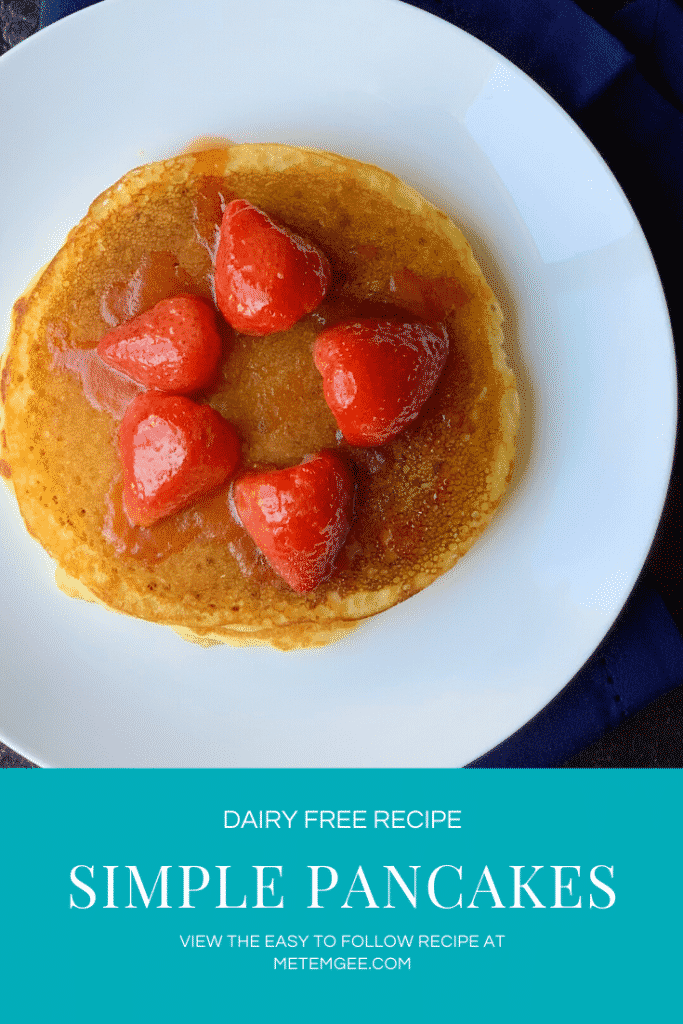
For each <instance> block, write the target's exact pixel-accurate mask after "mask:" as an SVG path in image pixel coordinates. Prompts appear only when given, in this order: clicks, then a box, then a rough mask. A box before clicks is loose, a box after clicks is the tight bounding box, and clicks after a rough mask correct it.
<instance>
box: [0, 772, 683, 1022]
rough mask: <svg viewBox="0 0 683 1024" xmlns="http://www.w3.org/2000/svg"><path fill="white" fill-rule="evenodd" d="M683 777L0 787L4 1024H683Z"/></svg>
mask: <svg viewBox="0 0 683 1024" xmlns="http://www.w3.org/2000/svg"><path fill="white" fill-rule="evenodd" d="M680 780H681V775H680V772H677V771H657V772H652V771H524V770H520V771H505V772H493V771H470V770H454V771H443V770H434V771H432V770H422V771H415V770H411V771H401V770H396V771H384V770H356V771H336V770H327V771H326V770H317V771H294V770H292V771H270V770H263V771H241V770H219V771H211V770H207V771H204V770H198V771H174V770H169V771H44V772H38V771H34V772H24V771H13V772H7V773H3V778H2V780H1V782H0V798H1V799H2V809H3V824H4V835H3V841H2V845H1V848H0V849H1V853H0V856H1V858H2V875H1V877H2V886H3V896H2V905H3V910H2V944H3V948H2V954H1V957H0V971H1V972H2V975H3V984H2V1006H3V1018H4V1019H5V1020H8V1021H14V1020H16V1021H28V1022H33V1021H39V1020H40V1021H43V1020H45V1019H56V1020H69V1021H70V1022H73V1024H80V1022H81V1021H83V1022H85V1021H88V1022H92V1021H97V1022H108V1021H114V1020H116V1021H120V1020H122V1019H123V1020H125V1021H127V1022H131V1021H135V1022H137V1021H145V1022H147V1021H160V1020H163V1021H169V1022H176V1021H186V1020H194V1019H198V1018H203V1019H211V1020H225V1021H232V1020H249V1021H259V1022H260V1021H264V1022H265V1021H275V1020H289V1019H293V1020H299V1021H304V1022H307V1021H317V1020H319V1019H322V1020H325V1021H347V1020H349V1019H351V1020H353V1021H377V1020H393V1021H412V1020H422V1019H424V1018H425V1016H428V1017H435V1018H436V1019H439V1020H448V1021H456V1020H458V1021H459V1020H478V1021H498V1020H501V1019H507V1020H512V1021H517V1020H519V1021H525V1022H529V1024H534V1022H537V1021H538V1022H541V1021H543V1022H546V1021H552V1022H553V1024H560V1022H564V1021H572V1022H575V1021H577V1020H580V1021H581V1022H582V1024H583V1022H592V1021H596V1022H597V1021H606V1020H619V1021H636V1020H637V1021H641V1020H659V1019H668V1018H670V1017H673V1018H675V1017H676V1016H678V1014H679V1013H680V1008H679V1005H678V1003H679V989H680V985H679V982H678V976H679V965H680V955H681V941H680V932H679V923H680V918H681V887H680V884H679V879H678V874H679V866H680V850H681V838H682V836H681V824H680V813H679V811H678V810H677V808H680V805H681V799H680V798H681V781H680Z"/></svg>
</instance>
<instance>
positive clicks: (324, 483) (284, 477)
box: [233, 451, 354, 594]
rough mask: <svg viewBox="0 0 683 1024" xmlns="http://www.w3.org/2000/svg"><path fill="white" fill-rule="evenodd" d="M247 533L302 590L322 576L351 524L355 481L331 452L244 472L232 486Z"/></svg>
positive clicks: (313, 585) (285, 577)
mask: <svg viewBox="0 0 683 1024" xmlns="http://www.w3.org/2000/svg"><path fill="white" fill-rule="evenodd" d="M233 494H234V500H235V507H236V509H237V512H238V515H239V517H240V519H241V521H242V525H243V526H244V528H245V530H246V531H247V533H248V534H249V535H250V537H251V538H252V539H253V541H254V542H255V544H256V545H257V547H259V548H260V549H261V551H262V552H263V554H264V556H265V558H266V560H267V561H268V562H269V564H270V565H271V566H272V568H273V569H274V570H275V572H276V573H278V575H279V576H281V577H282V579H283V580H284V581H285V582H286V583H287V584H289V586H290V587H291V588H292V590H295V591H297V593H300V594H303V593H306V592H308V591H310V590H314V589H315V588H316V587H317V586H318V584H320V583H322V582H323V580H326V579H327V578H328V576H330V574H331V573H332V570H333V569H334V564H335V562H336V559H337V555H338V554H339V551H340V550H341V547H342V545H343V543H344V541H345V540H346V535H347V533H348V532H349V528H350V526H351V518H352V515H353V494H354V480H353V476H352V475H351V473H350V471H349V470H348V469H347V467H346V466H345V465H344V463H343V462H342V461H341V459H339V458H338V457H337V456H336V455H334V454H333V452H329V451H322V452H319V453H318V454H317V455H313V456H312V457H311V458H310V459H308V460H307V461H305V462H302V463H301V464H300V465H298V466H293V467H292V468H291V469H275V470H272V471H270V472H265V473H249V474H247V475H246V476H243V477H240V478H239V479H238V480H237V481H235V484H234V486H233Z"/></svg>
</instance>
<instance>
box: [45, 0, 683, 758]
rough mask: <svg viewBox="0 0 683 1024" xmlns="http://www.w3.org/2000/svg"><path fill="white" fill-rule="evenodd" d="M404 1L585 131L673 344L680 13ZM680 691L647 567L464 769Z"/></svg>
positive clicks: (64, 9)
mask: <svg viewBox="0 0 683 1024" xmlns="http://www.w3.org/2000/svg"><path fill="white" fill-rule="evenodd" d="M408 2H409V3H411V4H412V5H413V6H415V7H419V8H421V9H422V10H425V11H428V12H430V13H431V14H435V15H437V16H439V17H441V18H443V19H445V20H446V21H449V22H451V23H452V24H454V25H457V26H458V27H460V28H462V29H465V31H467V32H469V33H471V34H472V35H474V36H476V37H477V38H479V39H481V40H482V41H483V42H485V43H488V45H490V46H492V47H493V48H494V49H496V50H498V51H499V52H500V53H502V54H503V55H504V56H506V57H508V58H509V60H511V61H512V62H513V63H514V64H516V65H517V66H518V67H520V68H521V69H522V70H523V71H525V72H526V73H527V74H528V75H529V76H530V77H531V78H533V79H535V81H536V82H538V84H539V85H541V86H542V87H543V88H544V89H545V90H546V91H547V92H548V93H550V95H551V96H553V97H554V99H555V100H557V102H558V103H559V104H560V105H561V106H562V107H564V109H565V110H566V111H567V113H568V114H570V116H571V117H572V118H574V120H575V121H576V122H577V123H578V124H579V126H580V127H581V128H582V129H583V130H584V131H585V132H586V134H587V135H588V137H589V138H590V139H591V140H592V142H593V144H594V145H595V146H596V148H597V149H598V150H599V151H600V152H601V154H602V155H603V157H604V158H605V160H606V161H607V163H608V164H609V165H610V167H611V169H612V171H613V173H614V174H615V176H616V177H617V179H618V181H619V182H620V184H621V186H622V188H623V189H624V191H625V193H626V195H627V197H628V199H629V201H630V202H631V205H632V206H633V208H634V211H635V213H636V215H637V217H638V218H639V220H640V223H641V225H642V227H643V230H644V231H645V234H646V236H647V239H648V242H649V244H650V248H651V249H652V251H653V255H654V257H655V261H656V263H657V266H658V269H659V273H660V276H661V279H662V282H663V285H664V290H665V293H666V295H667V300H668V303H669V310H670V314H671V320H672V325H673V328H674V336H675V337H676V338H677V343H678V345H680V344H681V339H682V338H683V289H681V288H680V283H679V281H680V276H681V272H680V260H677V259H676V258H675V256H673V255H672V253H671V239H672V238H673V239H675V241H676V244H677V247H678V251H679V252H680V244H681V242H680V240H681V238H683V8H682V7H681V5H680V4H679V3H677V2H675V0H632V2H631V3H625V4H624V3H622V4H619V3H613V4H609V3H605V4H602V5H589V4H584V5H583V6H585V7H586V8H587V10H588V11H590V12H591V13H590V14H589V13H587V11H585V10H583V9H582V6H579V4H577V3H573V2H571V0H457V2H453V0H408ZM87 6H90V3H88V2H85V3H79V2H77V0H62V2H50V0H44V2H43V3H42V5H41V27H42V26H44V25H46V24H49V23H50V22H51V21H55V20H57V18H59V17H63V16H64V15H66V14H70V13H72V12H73V11H74V10H77V9H79V8H81V7H87ZM593 14H594V15H595V16H594V17H593V16H592V15H593ZM598 19H599V20H598ZM679 292H680V293H681V294H680V295H679ZM679 364H680V360H679ZM679 392H680V388H679ZM679 478H680V474H679V471H678V461H677V463H676V465H675V467H674V476H673V491H672V492H670V499H669V508H673V509H674V510H676V509H677V508H680V486H679V483H678V481H679ZM669 518H671V516H669ZM665 525H666V530H664V531H663V532H662V533H661V534H660V538H659V563H658V564H659V566H660V568H661V566H662V565H664V566H665V568H666V571H665V572H664V574H663V578H664V582H665V584H666V578H669V579H671V578H672V577H675V576H676V575H680V566H681V558H680V547H678V546H677V538H678V535H679V531H680V523H679V522H674V523H673V524H669V523H667V524H665ZM667 562H668V563H673V564H668V565H667ZM649 564H650V563H649ZM658 582H661V580H658ZM665 590H667V588H666V586H665ZM676 594H677V592H676V589H675V587H669V588H668V590H667V593H666V595H665V596H666V597H667V600H668V601H669V604H670V605H671V603H672V601H675V600H677V597H676ZM678 608H679V609H680V605H679V606H678ZM681 683H683V638H682V637H681V634H680V632H679V631H678V629H677V627H676V625H675V623H674V621H673V619H672V617H671V615H670V613H669V611H668V610H667V606H666V605H665V603H664V601H663V600H662V597H661V595H660V593H659V592H658V590H657V589H656V587H655V586H653V584H652V573H651V571H650V572H647V571H646V572H645V573H644V574H643V577H642V578H641V580H640V581H639V583H638V584H637V585H636V588H635V589H634V591H633V593H632V594H631V596H630V598H629V600H628V602H627V604H626V606H625V608H624V609H623V611H622V613H621V615H620V616H619V618H618V619H617V621H616V623H615V624H614V626H613V627H612V629H611V630H610V632H609V634H608V636H607V637H606V638H605V640H604V641H603V642H602V643H601V644H600V646H599V647H598V649H597V651H596V652H595V653H594V655H593V656H592V657H591V658H590V659H589V661H588V662H587V664H586V665H585V666H584V667H583V668H582V669H581V671H580V672H579V673H578V674H577V675H576V676H575V677H574V679H573V680H571V682H570V683H569V684H568V685H567V686H566V687H565V688H564V690H563V691H562V692H561V693H560V694H559V695H558V696H557V697H556V698H555V699H554V700H553V701H551V703H550V704H549V705H548V706H547V707H546V708H544V709H543V711H542V712H540V714H538V715H537V716H536V717H535V718H534V719H532V721H531V722H529V723H528V724H527V725H526V726H524V727H523V728H522V729H520V730H519V732H517V733H515V734H514V735H513V736H511V737H510V738H509V739H508V740H506V741H505V742H504V743H502V744H501V745H500V746H498V747H496V748H495V749H494V750H492V751H490V752H489V753H488V754H486V755H484V756H483V757H481V758H479V759H478V760H477V761H476V762H474V763H473V765H472V766H473V767H482V768H493V767H527V768H543V767H556V766H558V765H560V764H562V763H563V762H564V761H566V760H567V759H568V758H570V757H571V756H572V755H573V754H574V753H576V752H577V751H578V750H580V749H582V748H583V747H585V746H587V745H588V744H589V743H591V742H593V741H594V740H596V739H598V738H599V737H600V736H601V735H602V734H603V733H604V732H605V731H606V730H608V729H611V728H613V727H614V726H616V725H618V724H619V723H620V722H622V721H623V720H624V719H625V718H626V717H627V716H629V715H630V714H633V713H634V712H636V711H638V710H639V709H640V708H642V707H643V706H645V705H646V704H648V703H650V702H651V701H652V700H654V699H655V698H656V697H658V696H659V695H660V694H663V693H666V692H668V691H669V690H671V689H673V688H674V687H676V686H679V685H680V684H681Z"/></svg>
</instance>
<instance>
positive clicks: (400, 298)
mask: <svg viewBox="0 0 683 1024" xmlns="http://www.w3.org/2000/svg"><path fill="white" fill-rule="evenodd" d="M235 196H240V197H243V198H245V199H248V200H249V201H250V202H252V203H254V204H255V205H257V206H259V207H261V208H262V209H264V210H266V211H267V212H268V213H269V214H270V215H271V216H273V217H274V218H276V219H277V220H279V221H281V222H283V223H284V224H286V225H287V226H288V227H290V228H292V229H293V230H294V231H296V232H298V233H299V234H301V235H303V236H305V237H307V238H309V239H310V240H311V241H313V242H315V243H316V244H317V245H318V246H320V248H321V249H323V251H324V252H325V253H326V255H327V256H328V258H329V260H330V262H331V265H332V269H333V275H334V277H333V284H332V286H331V289H330V291H329V293H328V295H327V297H326V298H325V300H324V302H323V304H322V305H321V306H320V307H319V308H318V309H317V310H316V311H315V312H314V313H312V314H310V315H308V316H306V317H304V318H303V320H301V321H300V322H299V323H298V324H296V325H295V326H294V327H293V328H291V329H290V330H289V331H286V332H284V333H282V334H274V335H270V336H268V337H265V338H253V337H247V336H243V335H239V334H238V335H233V334H232V332H231V330H230V329H229V328H227V327H226V328H225V330H224V355H223V359H222V362H221V366H220V371H219V374H218V377H217V379H216V382H215V385H214V386H213V387H212V389H211V390H210V391H209V392H207V393H206V395H205V396H204V397H205V398H206V399H207V400H208V401H209V402H210V404H211V405H212V406H213V407H214V408H216V409H217V410H218V411H219V412H221V413H222V414H223V415H224V416H225V417H226V418H227V419H229V420H230V421H231V422H232V423H234V424H235V426H236V427H237V430H238V432H239V434H240V437H241V440H242V455H243V466H244V467H245V468H251V467H254V466H257V467H258V466H269V467H272V466H284V465H292V464H294V463H297V462H299V461H300V460H301V459H302V458H303V457H304V456H305V455H307V454H310V453H312V452H315V451H318V450H319V449H321V448H325V447H328V448H335V449H336V450H337V451H338V452H339V453H340V454H341V455H342V456H343V457H344V458H345V459H347V460H348V461H349V464H350V465H351V466H352V468H353V470H354V472H355V474H356V478H357V500H356V518H355V523H354V526H353V527H352V530H351V533H350V534H349V537H348V539H347V541H346V544H345V546H344V548H343V549H342V552H341V555H340V557H339V560H338V563H337V566H336V569H335V571H334V573H333V574H332V576H331V577H330V579H329V580H327V581H326V582H325V583H322V584H321V585H320V586H318V587H317V588H316V589H315V590H314V591H313V592H312V593H310V594H306V595H300V594H295V593H294V592H293V591H291V590H290V589H289V588H288V587H287V585H286V584H285V583H284V582H283V581H282V580H280V579H279V577H277V576H276V574H275V573H274V572H273V571H272V570H271V569H270V568H269V566H268V565H267V564H266V563H265V561H264V560H263V558H262V556H261V555H260V553H259V551H258V550H257V549H256V548H255V546H254V544H253V542H252V541H251V540H250V538H249V537H248V536H247V535H246V534H245V532H244V531H243V529H242V528H241V526H240V525H239V523H238V522H236V520H235V518H234V516H233V514H232V512H231V505H230V495H229V486H227V485H226V487H224V488H222V489H221V490H220V491H219V492H217V493H216V494H214V495H212V496H211V497H209V498H207V499H203V500H202V501H200V502H198V503H197V504H196V505H194V506H192V507H191V508H189V509H187V510H185V511H182V512H179V513H177V514H175V515H173V516H170V517H169V518H168V519H166V520H164V521H163V522H160V523H158V524H156V525H155V526H152V527H149V528H140V527H131V526H130V524H129V523H128V522H127V520H126V518H125V515H124V513H123V511H122V506H121V468H120V463H119V458H118V453H117V430H118V424H119V422H120V419H121V416H122V414H123V411H124V409H125V406H126V404H127V402H128V401H130V399H131V397H132V396H133V395H134V394H136V393H137V390H139V389H138V388H137V386H136V385H133V384H131V383H129V382H127V381H126V379H125V378H123V377H122V376H121V375H119V374H117V373H116V372H115V371H113V370H109V369H107V368H106V367H104V365H103V364H101V363H100V361H99V359H98V358H97V356H96V355H95V354H94V349H95V347H96V345H97V342H98V340H99V338H100V337H101V336H102V335H103V334H104V333H105V332H106V331H107V330H108V329H109V328H110V327H111V326H114V325H117V324H118V323H121V322H122V321H123V320H125V319H128V318H130V317H132V316H134V315H137V313H139V312H142V311H143V310H144V309H147V308H149V307H150V306H152V305H154V304H155V303H156V302H157V301H159V300H160V299H161V298H165V297H167V296H169V295H171V294H177V293H179V292H194V293H196V294H199V295H202V296H204V297H206V298H209V299H212V298H213V292H212V256H213V253H214V251H215V245H216V237H217V236H216V232H217V225H218V223H219V221H220V215H221V209H222V206H223V205H224V203H225V202H226V201H229V200H230V199H232V198H234V197H235ZM392 308H393V309H396V308H400V309H402V310H406V311H408V313H409V314H410V315H411V316H416V317H420V318H422V319H424V320H427V321H442V322H444V323H445V324H446V326H447V329H448V332H449V335H450V352H449V357H448V362H447V364H446V368H445V370H444V372H443V375H442V377H441V378H440V381H439V383H438V385H437V387H436V390H435V392H434V393H433V395H432V397H431V398H430V399H429V400H428V402H427V404H426V405H425V407H424V408H423V410H422V413H421V415H420V417H419V418H418V419H417V420H416V421H415V422H414V423H413V424H411V425H410V426H409V427H408V429H407V430H405V432H404V433H403V434H401V435H400V436H399V437H398V438H396V439H395V440H393V441H391V442H389V443H388V444H385V445H383V446H381V447H379V448H375V449H363V448H352V447H351V446H349V445H347V444H346V443H345V442H344V441H343V439H342V438H341V437H340V436H339V434H338V432H337V429H336V423H335V421H334V418H333V416H332V414H331V413H330V411H329V409H328V407H327V405H326V403H325V400H324V398H323V392H322V381H321V378H320V375H319V374H318V372H317V370H316V369H315V366H314V364H313V360H312V356H311V350H312V346H313V343H314V340H315V337H316V335H317V333H318V332H319V331H320V330H321V329H322V327H323V326H325V325H329V324H332V323H335V322H338V321H340V320H344V319H348V318H350V317H355V316H359V315H375V314H376V315H380V314H381V313H382V312H384V311H385V310H386V309H390V310H391V309H392ZM501 320H502V317H501V313H500V309H499V306H498V303H497V302H496V300H495V298H494V296H493V294H492V292H491V289H490V288H489V286H488V284H487V283H486V281H485V280H484V277H483V275H482V273H481V270H480V269H479V267H478V265H477V263H476V262H475V260H474V258H473V255H472V251H471V249H470V246H469V245H468V243H467V241H466V240H465V238H464V237H463V235H462V233H461V232H460V231H459V229H458V228H457V227H455V225H454V224H453V223H452V222H451V221H450V220H449V219H448V218H447V217H446V216H445V215H444V214H443V213H441V212H440V211H439V210H437V209H436V208H435V207H434V206H432V205H431V204H429V203H428V202H427V201H426V200H424V199H423V198H422V197H421V196H419V195H418V194H417V193H416V192H415V191H414V190H413V189H412V188H409V187H408V186H406V185H404V184H403V183H402V182H400V181H399V180H398V179H397V178H395V177H394V176H393V175H391V174H389V173H387V172H385V171H382V170H380V169H378V168H376V167H372V166H370V165H367V164H361V163H358V162H356V161H353V160H349V159H346V158H343V157H340V156H336V155H334V154H330V153H323V152H318V151H315V150H305V149H297V148H293V147H289V146H279V145H270V144H268V145H244V146H231V147H228V148H224V149H220V150H212V151H208V152H204V153H191V154H186V155H184V156H181V157H177V158H175V159H172V160H167V161H163V162H159V163H154V164H148V165H146V166H144V167H140V168H138V169H136V170H134V171H131V172H130V173H129V174H127V175H125V177H123V178H122V179H121V180H120V181H119V182H117V184H115V185H114V186H112V188H110V189H108V190H107V191H106V192H104V193H103V194H102V195H101V196H100V197H99V198H98V199H96V200H95V202H94V203H93V204H92V206H91V208H90V210H89V212H88V214H87V215H86V217H85V218H84V219H83V221H81V223H80V224H79V225H77V227H75V228H74V229H73V230H72V231H71V233H70V234H69V236H68V238H67V241H66V243H65V245H64V246H63V248H62V249H61V250H60V252H59V253H58V255H57V256H56V257H55V259H54V260H53V261H52V263H51V264H50V265H49V266H48V267H47V269H46V270H45V272H44V273H43V274H42V276H41V277H40V279H39V281H38V283H37V284H35V285H34V286H33V287H32V288H31V290H30V291H29V293H28V294H27V295H25V296H23V297H22V298H21V299H20V300H18V302H17V303H16V305H15V315H14V329H13V334H12V338H11V344H10V348H9V350H8V355H7V359H6V362H5V367H4V371H3V398H4V402H5V426H4V431H5V432H4V435H3V442H4V443H3V451H2V454H1V458H2V460H4V465H5V469H4V472H5V475H7V474H8V472H9V471H10V470H11V483H12V485H13V487H14V490H15V493H16V497H17V501H18V503H19V507H20V509H21V513H22V515H23V517H24V520H25V522H26V525H27V528H28V530H29V531H30V532H31V534H33V536H34V537H36V538H37V540H38V541H39V542H40V543H41V544H42V546H43V547H44V548H45V549H46V550H47V551H48V552H49V554H50V555H51V556H52V557H53V558H54V559H55V560H56V562H57V564H58V567H59V571H58V580H59V582H60V585H61V586H62V587H63V589H66V590H67V592H71V593H74V594H78V595H79V596H87V597H90V598H94V599H96V600H98V601H101V602H103V603H104V604H106V605H107V606H108V607H110V608H113V609H116V610H118V611H121V612H125V613H127V614H130V615H134V616H138V617H141V618H144V619H147V620H150V621H153V622H158V623H163V624H165V625H167V626H172V627H173V628H176V629H177V630H178V632H180V634H181V635H183V636H185V637H186V638H188V639H193V640H196V641H197V640H198V641H200V642H205V643H209V642H212V641H213V642H225V643H233V644H239V645H243V644H255V643H266V644H271V645H273V646H275V647H277V648H280V649H282V650H288V649H294V648H299V647H309V646H315V645H318V644H324V643H328V642H330V641H331V640H334V639H336V638H337V637H339V636H341V635H343V634H344V633H345V632H347V631H348V630H349V629H352V628H353V627H354V626H356V625H357V624H358V622H359V621H361V620H362V619H364V618H367V617H368V616H371V615H375V614H377V613H378V612H381V611H383V610H384V609H387V608H390V607H391V606H392V605H394V604H396V603H397V602H399V601H402V600H404V599H406V598H408V597H410V596H411V594H414V593H416V592H417V591H419V590H422V589H423V588H424V587H426V586H427V585H428V584H429V583H431V582H432V581H433V580H434V579H435V578H436V577H437V576H439V575H441V574H442V573H443V572H445V571H446V570H448V569H450V568H451V567H452V566H453V565H454V563H455V562H456V561H457V559H458V558H460V557H461V556H462V555H463V554H464V553H465V552H466V551H467V550H468V548H469V547H470V546H471V545H472V543H473V542H474V540H475V539H476V538H477V536H479V534H480V533H481V532H482V530H483V529H484V528H485V526H486V525H487V524H488V522H489V521H490V519H491V517H492V515H493V513H494V511H495V509H496V506H497V504H498V502H499V500H500V498H501V496H502V494H503V492H504V490H505V488H506V486H507V484H508V482H509V480H510V477H511V473H512V466H513V460H514V438H515V432H516V427H517V420H518V399H517V393H516V390H515V382H514V378H513V376H512V373H511V372H510V370H509V369H508V367H507V364H506V361H505V356H504V353H503V349H502V340H503V337H502V330H501ZM0 468H1V466H0Z"/></svg>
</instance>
